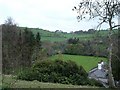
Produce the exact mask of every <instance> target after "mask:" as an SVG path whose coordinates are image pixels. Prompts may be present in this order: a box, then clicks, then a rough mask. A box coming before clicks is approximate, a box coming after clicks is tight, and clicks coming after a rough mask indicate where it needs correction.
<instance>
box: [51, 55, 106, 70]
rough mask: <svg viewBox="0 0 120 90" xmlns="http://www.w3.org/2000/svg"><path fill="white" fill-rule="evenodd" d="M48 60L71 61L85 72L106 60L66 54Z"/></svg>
mask: <svg viewBox="0 0 120 90" xmlns="http://www.w3.org/2000/svg"><path fill="white" fill-rule="evenodd" d="M49 59H50V60H56V59H62V60H64V61H68V60H72V61H74V62H75V63H76V64H77V65H79V66H80V65H81V66H82V67H83V68H84V69H85V70H86V71H87V72H88V71H90V70H91V69H92V68H94V67H96V66H97V64H98V62H99V61H101V60H103V61H104V62H107V59H106V58H103V57H93V56H80V55H67V54H58V55H54V56H51V57H50V58H49Z"/></svg>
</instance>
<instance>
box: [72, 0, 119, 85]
mask: <svg viewBox="0 0 120 90" xmlns="http://www.w3.org/2000/svg"><path fill="white" fill-rule="evenodd" d="M119 7H120V1H119V0H82V1H81V2H80V3H79V5H78V7H76V6H75V7H74V9H73V10H76V11H77V13H78V16H77V19H78V21H80V20H83V19H86V18H88V19H93V18H99V21H100V22H99V25H98V27H99V26H101V25H102V24H103V23H107V24H108V25H109V35H108V36H109V57H108V63H109V64H108V65H109V66H108V67H109V69H108V71H109V73H108V74H109V79H108V81H109V87H115V83H114V79H113V76H112V68H111V60H112V48H113V43H112V37H111V36H112V30H113V28H115V27H118V26H120V25H115V23H114V22H113V18H116V16H118V15H119V14H120V8H119Z"/></svg>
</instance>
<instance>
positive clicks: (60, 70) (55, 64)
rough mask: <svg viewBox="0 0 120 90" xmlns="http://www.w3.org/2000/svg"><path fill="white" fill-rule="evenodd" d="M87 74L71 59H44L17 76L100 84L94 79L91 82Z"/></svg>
mask: <svg viewBox="0 0 120 90" xmlns="http://www.w3.org/2000/svg"><path fill="white" fill-rule="evenodd" d="M87 76H88V75H87V72H86V71H85V70H84V69H83V67H82V66H78V65H77V64H76V63H75V62H73V61H62V60H55V61H50V60H46V61H40V62H39V63H35V64H34V65H33V66H32V67H31V68H30V69H29V68H27V69H24V70H22V71H20V72H19V74H18V75H17V78H18V79H22V80H28V81H32V80H38V81H40V82H52V83H62V84H73V85H98V86H102V85H101V84H100V83H98V82H96V81H92V82H91V80H89V79H88V77H87Z"/></svg>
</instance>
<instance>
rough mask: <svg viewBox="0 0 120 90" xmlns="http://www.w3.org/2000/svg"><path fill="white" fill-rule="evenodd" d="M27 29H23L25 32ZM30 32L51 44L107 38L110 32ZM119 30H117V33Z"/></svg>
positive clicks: (36, 29)
mask: <svg viewBox="0 0 120 90" xmlns="http://www.w3.org/2000/svg"><path fill="white" fill-rule="evenodd" d="M24 28H25V27H21V29H22V30H23V29H24ZM28 30H31V31H32V32H33V33H34V34H35V35H36V34H37V32H39V33H40V35H41V40H42V41H50V42H60V41H65V40H67V39H69V38H74V37H76V38H79V39H80V40H91V39H93V38H94V37H96V36H98V35H99V36H107V35H108V30H101V31H96V32H95V33H80V34H76V33H67V32H52V31H48V30H43V29H39V28H28ZM116 31H117V30H115V32H116Z"/></svg>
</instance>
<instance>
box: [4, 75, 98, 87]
mask: <svg viewBox="0 0 120 90" xmlns="http://www.w3.org/2000/svg"><path fill="white" fill-rule="evenodd" d="M3 80H4V81H3V87H8V86H9V88H96V87H95V86H80V85H67V84H58V83H43V82H39V81H37V80H34V81H24V80H16V79H15V78H13V77H12V76H10V75H5V76H4V79H3ZM10 84H11V85H10ZM6 85H7V86H6Z"/></svg>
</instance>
